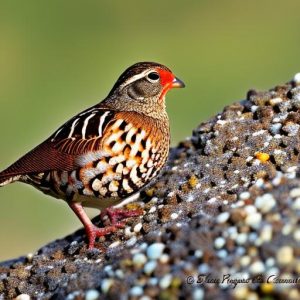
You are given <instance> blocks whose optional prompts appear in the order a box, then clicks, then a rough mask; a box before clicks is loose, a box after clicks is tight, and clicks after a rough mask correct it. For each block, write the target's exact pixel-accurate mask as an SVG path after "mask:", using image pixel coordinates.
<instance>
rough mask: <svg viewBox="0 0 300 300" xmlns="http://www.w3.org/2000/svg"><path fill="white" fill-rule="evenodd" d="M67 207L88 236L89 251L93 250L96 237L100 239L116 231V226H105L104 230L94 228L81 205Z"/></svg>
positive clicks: (72, 204)
mask: <svg viewBox="0 0 300 300" xmlns="http://www.w3.org/2000/svg"><path fill="white" fill-rule="evenodd" d="M69 206H70V207H71V208H72V210H73V211H74V213H75V214H76V216H77V217H78V218H79V219H80V221H81V223H82V224H83V226H84V228H85V232H86V234H87V236H88V240H89V249H93V248H94V246H95V240H96V237H101V236H104V235H106V234H109V233H112V232H114V231H116V230H117V226H114V225H112V226H106V227H104V228H99V227H97V226H95V225H94V224H93V223H92V222H91V220H90V219H89V217H88V216H87V214H86V212H85V211H84V209H83V207H82V205H81V204H80V203H74V202H73V203H69Z"/></svg>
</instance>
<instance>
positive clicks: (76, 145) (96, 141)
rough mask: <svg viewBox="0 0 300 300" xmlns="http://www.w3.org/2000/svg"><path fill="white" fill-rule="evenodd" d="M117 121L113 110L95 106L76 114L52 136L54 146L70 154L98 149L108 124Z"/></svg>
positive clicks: (80, 153)
mask: <svg viewBox="0 0 300 300" xmlns="http://www.w3.org/2000/svg"><path fill="white" fill-rule="evenodd" d="M114 121H115V113H114V112H113V111H111V110H107V109H101V108H97V107H93V108H91V109H87V110H86V111H84V112H82V113H80V114H78V115H76V116H75V117H73V118H72V119H71V120H69V121H68V122H67V123H65V124H64V125H63V126H61V127H60V128H59V129H58V130H57V131H56V132H55V133H54V134H53V135H52V136H51V137H50V142H51V144H52V146H53V147H54V148H55V149H57V150H58V151H60V152H62V153H65V154H69V155H75V156H76V155H83V154H85V153H88V152H91V151H98V150H99V149H100V148H101V142H102V139H103V136H104V133H105V132H106V128H107V127H108V125H109V124H110V123H112V122H114Z"/></svg>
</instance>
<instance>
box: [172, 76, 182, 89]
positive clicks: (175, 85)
mask: <svg viewBox="0 0 300 300" xmlns="http://www.w3.org/2000/svg"><path fill="white" fill-rule="evenodd" d="M184 87H185V84H184V82H183V81H181V80H180V79H178V78H177V77H175V78H174V79H173V81H172V83H171V88H184Z"/></svg>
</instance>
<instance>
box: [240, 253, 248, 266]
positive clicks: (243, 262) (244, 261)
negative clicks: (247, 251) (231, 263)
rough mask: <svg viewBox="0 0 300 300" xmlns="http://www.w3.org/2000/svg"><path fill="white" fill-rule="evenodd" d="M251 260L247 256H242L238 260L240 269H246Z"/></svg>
mask: <svg viewBox="0 0 300 300" xmlns="http://www.w3.org/2000/svg"><path fill="white" fill-rule="evenodd" d="M250 262H251V258H250V257H249V256H248V255H245V256H242V257H241V259H240V263H241V266H242V267H246V266H248V265H249V264H250Z"/></svg>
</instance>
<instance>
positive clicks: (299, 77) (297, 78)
mask: <svg viewBox="0 0 300 300" xmlns="http://www.w3.org/2000/svg"><path fill="white" fill-rule="evenodd" d="M294 81H295V82H296V83H300V73H297V74H295V76H294Z"/></svg>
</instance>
